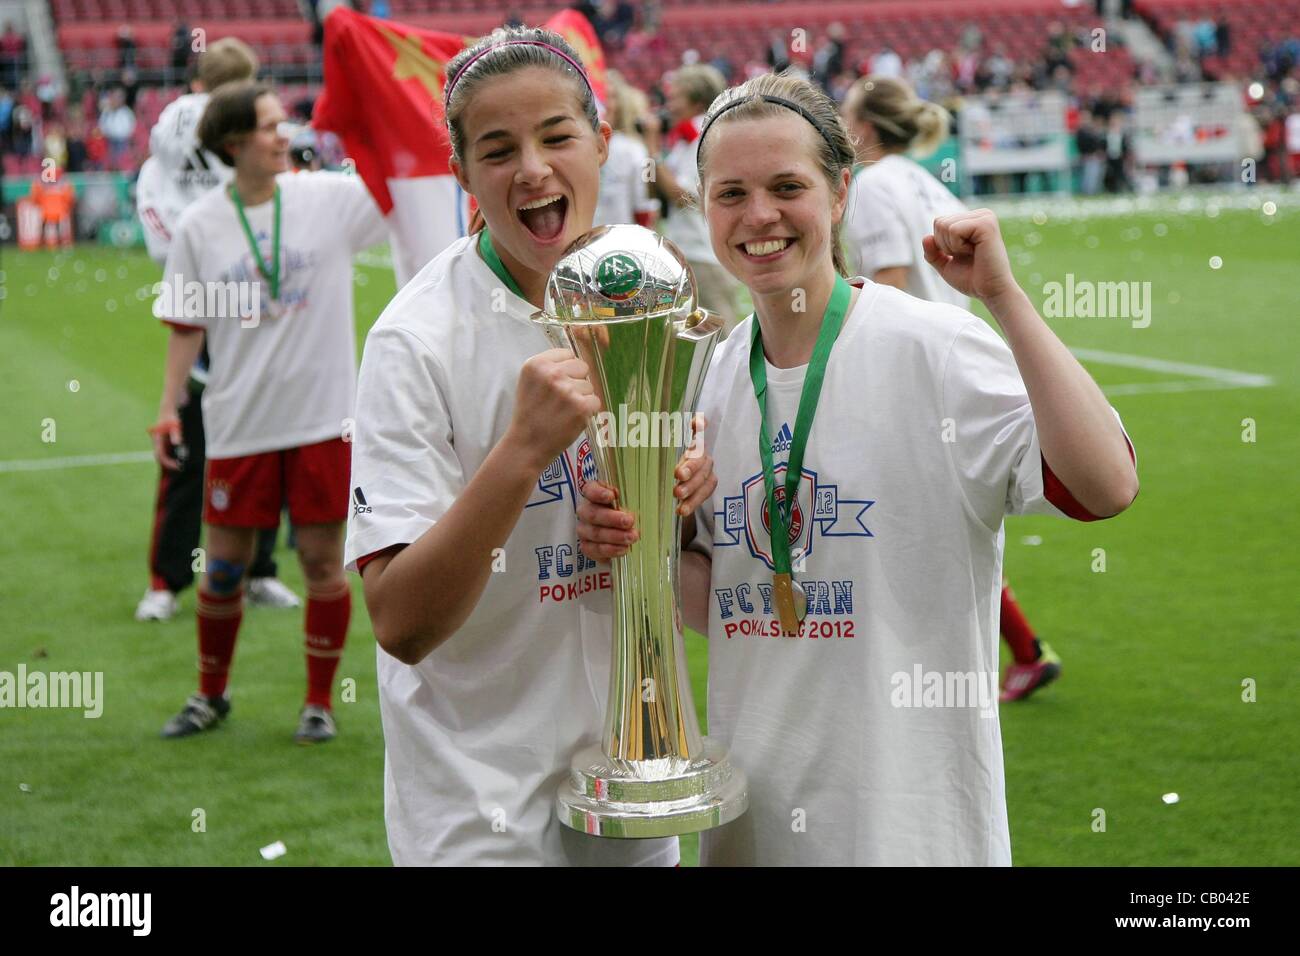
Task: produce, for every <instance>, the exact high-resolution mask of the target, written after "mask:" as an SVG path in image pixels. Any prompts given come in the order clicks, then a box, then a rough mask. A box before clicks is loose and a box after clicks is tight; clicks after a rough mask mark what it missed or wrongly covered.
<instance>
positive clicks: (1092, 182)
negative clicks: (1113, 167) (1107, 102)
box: [1074, 109, 1106, 196]
mask: <svg viewBox="0 0 1300 956" xmlns="http://www.w3.org/2000/svg"><path fill="white" fill-rule="evenodd" d="M1074 141H1075V145H1076V146H1077V147H1078V149H1079V163H1080V170H1079V191H1080V192H1081V193H1083V195H1085V196H1095V195H1097V193H1099V192H1101V178H1102V174H1103V173H1105V171H1106V135H1105V132H1104V131H1103V129H1102V126H1101V123H1100V122H1099V121H1098V120H1097V117H1095V116H1094V115H1093V114H1092V112H1091V111H1090V110H1087V109H1084V110H1080V111H1079V129H1078V132H1076V133H1075V136H1074Z"/></svg>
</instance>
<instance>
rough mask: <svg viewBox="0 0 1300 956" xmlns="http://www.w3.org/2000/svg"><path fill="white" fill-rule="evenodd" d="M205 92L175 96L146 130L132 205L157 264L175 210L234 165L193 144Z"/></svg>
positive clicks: (176, 218)
mask: <svg viewBox="0 0 1300 956" xmlns="http://www.w3.org/2000/svg"><path fill="white" fill-rule="evenodd" d="M209 98H210V97H209V94H207V93H186V94H185V95H184V96H180V97H177V98H176V99H174V100H172V101H171V102H170V103H168V104H167V106H166V107H165V108H164V109H163V111H162V114H161V115H160V116H159V117H158V122H157V123H155V124H154V127H153V129H152V130H150V132H149V158H148V159H147V160H145V162H144V165H143V166H141V167H140V176H139V178H138V179H137V180H136V210H137V212H138V214H139V216H140V224H141V225H142V226H143V227H144V238H145V244H146V245H147V246H148V247H149V255H150V256H152V257H153V259H154V260H155V261H156V262H158V263H159V264H160V265H161V264H162V263H163V262H164V261H165V260H166V258H167V252H168V249H169V248H170V247H171V241H172V236H173V235H175V233H176V227H177V225H178V224H179V222H180V218H181V214H182V213H183V212H185V210H186V209H187V208H188V207H189V205H190V204H191V203H192V202H194V201H195V200H196V199H198V198H199V197H200V196H202V195H203V194H204V193H207V192H210V191H211V190H212V189H213V188H215V187H217V186H224V185H225V184H226V183H228V182H229V181H230V179H231V177H233V176H234V170H232V169H231V168H230V167H229V166H227V165H226V164H225V163H223V162H222V161H221V160H220V159H218V158H217V157H216V155H215V154H214V153H211V152H209V151H208V150H206V149H203V148H202V147H201V146H200V145H199V137H198V128H199V119H200V118H201V117H202V116H203V110H204V109H205V108H206V107H207V105H208V99H209Z"/></svg>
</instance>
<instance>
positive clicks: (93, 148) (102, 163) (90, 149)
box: [86, 124, 108, 172]
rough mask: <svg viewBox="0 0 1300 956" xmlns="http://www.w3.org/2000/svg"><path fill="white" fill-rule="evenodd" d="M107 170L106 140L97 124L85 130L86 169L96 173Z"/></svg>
mask: <svg viewBox="0 0 1300 956" xmlns="http://www.w3.org/2000/svg"><path fill="white" fill-rule="evenodd" d="M107 168H108V140H107V139H105V138H104V131H103V130H102V129H100V128H99V124H95V125H93V126H91V127H90V128H89V129H88V130H86V169H87V171H92V172H93V171H98V170H101V169H107Z"/></svg>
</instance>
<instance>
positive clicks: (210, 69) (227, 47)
mask: <svg viewBox="0 0 1300 956" xmlns="http://www.w3.org/2000/svg"><path fill="white" fill-rule="evenodd" d="M194 75H195V76H196V77H197V78H198V80H199V82H201V83H202V84H203V89H205V90H206V91H207V92H209V93H215V92H216V91H217V89H218V88H220V87H222V86H225V85H226V84H227V83H237V82H238V81H240V80H251V79H252V78H253V77H254V76H256V75H257V54H256V53H254V52H253V48H252V47H250V46H249V45H248V44H247V43H245V42H244V41H243V40H241V39H239V38H238V37H222V38H221V39H220V40H217V41H216V42H215V43H213V44H212V46H210V47H208V49H207V50H206V51H205V52H203V53H200V54H199V61H198V65H197V66H196V67H195V69H194Z"/></svg>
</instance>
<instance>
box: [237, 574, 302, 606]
mask: <svg viewBox="0 0 1300 956" xmlns="http://www.w3.org/2000/svg"><path fill="white" fill-rule="evenodd" d="M248 603H249V604H255V605H258V606H260V607H301V606H302V600H301V599H300V598H299V597H298V595H296V594H294V593H293V592H292V591H290V590H289V589H288V587H286V586H285V584H284V582H283V581H281V580H280V579H279V578H249V580H248Z"/></svg>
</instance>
